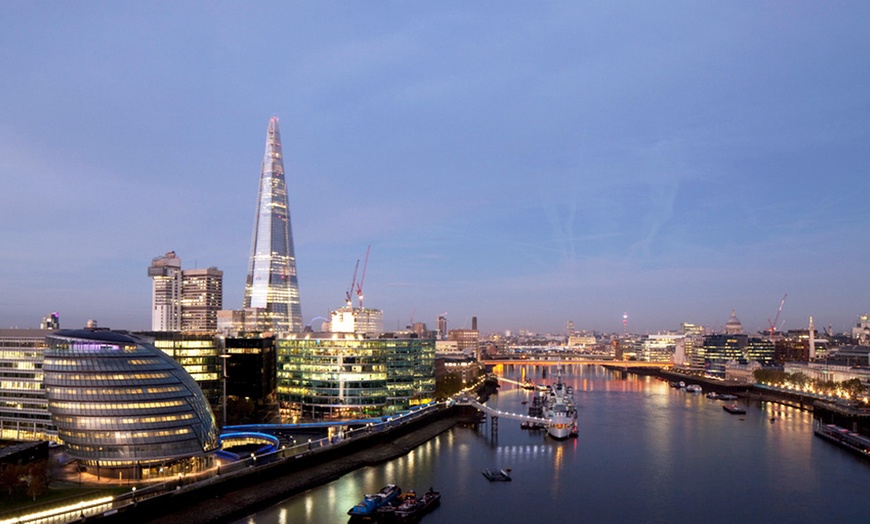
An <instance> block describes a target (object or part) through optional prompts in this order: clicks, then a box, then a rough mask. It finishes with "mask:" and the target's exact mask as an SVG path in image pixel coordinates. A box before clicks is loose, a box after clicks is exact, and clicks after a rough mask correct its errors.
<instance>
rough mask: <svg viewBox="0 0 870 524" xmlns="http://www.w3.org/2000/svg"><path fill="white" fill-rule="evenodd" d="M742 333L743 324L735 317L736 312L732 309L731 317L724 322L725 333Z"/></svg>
mask: <svg viewBox="0 0 870 524" xmlns="http://www.w3.org/2000/svg"><path fill="white" fill-rule="evenodd" d="M742 333H743V324H741V323H740V320H739V319H738V318H737V314H736V313H735V312H734V310H733V309H732V310H731V318H729V319H728V322H726V323H725V334H726V335H740V334H742Z"/></svg>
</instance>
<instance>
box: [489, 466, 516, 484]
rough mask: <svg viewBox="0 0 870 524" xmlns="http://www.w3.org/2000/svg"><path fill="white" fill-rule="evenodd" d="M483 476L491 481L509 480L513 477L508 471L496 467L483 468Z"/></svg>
mask: <svg viewBox="0 0 870 524" xmlns="http://www.w3.org/2000/svg"><path fill="white" fill-rule="evenodd" d="M483 476H484V477H486V479H487V480H489V481H490V482H507V481H509V480H510V479H511V476H510V475H508V472H507V471H505V470H503V469H495V468H490V469H485V470H483Z"/></svg>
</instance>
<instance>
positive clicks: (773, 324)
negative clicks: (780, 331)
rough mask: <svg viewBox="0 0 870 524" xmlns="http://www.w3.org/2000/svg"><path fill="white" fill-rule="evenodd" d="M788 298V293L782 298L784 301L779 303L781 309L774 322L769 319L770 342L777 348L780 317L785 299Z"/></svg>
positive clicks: (777, 311)
mask: <svg viewBox="0 0 870 524" xmlns="http://www.w3.org/2000/svg"><path fill="white" fill-rule="evenodd" d="M787 296H788V293H786V294H785V295H783V296H782V300H781V301H780V302H779V309H778V310H776V318H774V319H773V322H771V321H770V319H769V318H768V319H767V324H768V325H769V326H770V342H771V343H772V344H773V346H774V347H776V325H777V324H778V323H779V315H780V313H782V306H784V305H785V297H787Z"/></svg>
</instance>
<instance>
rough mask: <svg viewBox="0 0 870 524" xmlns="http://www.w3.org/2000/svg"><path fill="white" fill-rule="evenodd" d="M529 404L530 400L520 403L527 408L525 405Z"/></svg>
mask: <svg viewBox="0 0 870 524" xmlns="http://www.w3.org/2000/svg"><path fill="white" fill-rule="evenodd" d="M528 403H529V401H528V400H524V401H522V402H520V404H522V405H523V406H525V405H526V404H528Z"/></svg>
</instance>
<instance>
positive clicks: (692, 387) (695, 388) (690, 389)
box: [686, 384, 701, 393]
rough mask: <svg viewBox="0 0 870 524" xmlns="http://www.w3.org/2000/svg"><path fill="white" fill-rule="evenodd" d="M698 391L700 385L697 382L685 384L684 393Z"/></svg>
mask: <svg viewBox="0 0 870 524" xmlns="http://www.w3.org/2000/svg"><path fill="white" fill-rule="evenodd" d="M700 392H701V386H699V385H697V384H689V385H688V386H686V393H700Z"/></svg>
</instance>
